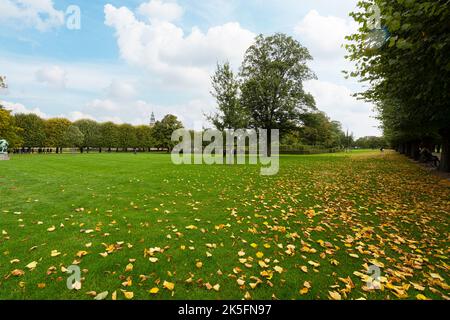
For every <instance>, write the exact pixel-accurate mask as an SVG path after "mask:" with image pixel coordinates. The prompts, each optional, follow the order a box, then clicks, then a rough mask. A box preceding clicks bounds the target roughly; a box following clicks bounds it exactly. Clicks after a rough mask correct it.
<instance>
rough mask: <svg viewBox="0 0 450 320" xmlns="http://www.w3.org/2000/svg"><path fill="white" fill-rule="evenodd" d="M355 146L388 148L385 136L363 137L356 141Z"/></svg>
mask: <svg viewBox="0 0 450 320" xmlns="http://www.w3.org/2000/svg"><path fill="white" fill-rule="evenodd" d="M355 146H357V147H358V148H361V149H379V148H386V146H387V143H386V141H385V139H384V138H383V137H373V136H368V137H361V138H359V139H358V140H356V141H355Z"/></svg>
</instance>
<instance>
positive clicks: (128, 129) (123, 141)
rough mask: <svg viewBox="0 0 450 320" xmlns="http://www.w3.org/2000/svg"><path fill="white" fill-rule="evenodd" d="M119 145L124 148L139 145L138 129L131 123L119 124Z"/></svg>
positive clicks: (125, 149)
mask: <svg viewBox="0 0 450 320" xmlns="http://www.w3.org/2000/svg"><path fill="white" fill-rule="evenodd" d="M118 142H119V146H120V147H121V148H122V150H124V151H127V149H128V148H136V147H137V138H136V130H135V128H134V127H133V126H132V125H131V124H122V125H120V126H119V139H118Z"/></svg>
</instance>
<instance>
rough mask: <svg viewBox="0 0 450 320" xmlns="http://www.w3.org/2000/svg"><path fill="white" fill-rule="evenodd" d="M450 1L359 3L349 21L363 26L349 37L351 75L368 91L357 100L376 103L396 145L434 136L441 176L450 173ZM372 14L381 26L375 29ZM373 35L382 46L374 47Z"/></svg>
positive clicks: (412, 145) (411, 147) (412, 144)
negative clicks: (439, 146)
mask: <svg viewBox="0 0 450 320" xmlns="http://www.w3.org/2000/svg"><path fill="white" fill-rule="evenodd" d="M449 4H450V1H411V0H402V1H381V0H367V1H360V2H359V3H358V7H359V9H360V10H358V11H357V12H353V13H352V14H351V16H353V18H354V19H355V21H356V22H358V23H359V26H360V27H359V30H358V32H357V33H356V34H353V35H351V36H349V37H348V40H350V41H351V43H350V44H348V45H347V46H346V47H347V49H348V52H349V55H348V58H349V59H350V60H351V61H354V62H355V63H356V68H355V70H353V71H352V72H350V73H349V75H351V76H353V77H357V78H359V79H360V80H361V81H362V82H365V83H366V84H367V85H368V89H367V90H366V91H364V92H361V93H360V94H359V97H360V98H362V99H365V100H367V101H371V102H374V103H375V104H376V107H377V110H378V111H379V115H380V119H381V121H382V123H383V127H384V130H385V133H386V135H387V136H388V137H389V138H390V140H391V142H392V143H394V144H397V145H398V144H405V143H406V144H408V148H409V150H410V154H416V153H417V149H418V146H419V143H420V142H422V143H423V141H424V140H426V139H428V138H429V137H430V136H433V135H435V134H436V133H437V134H439V135H440V137H441V139H442V144H443V153H442V161H441V170H443V171H450V104H449V103H448V101H449V98H450V96H449V95H450V84H449V81H450V55H449V54H448V53H449V52H450V25H449V23H448V21H449V20H450V6H449ZM374 8H376V11H379V13H380V16H379V21H378V23H377V24H378V25H375V26H374V24H373V23H371V21H373V19H374V11H375V10H374ZM374 32H378V33H380V32H384V35H385V36H384V39H383V40H384V41H382V42H381V43H378V45H375V46H374V45H373V44H374V43H373V41H370V40H371V36H372V35H373V34H374Z"/></svg>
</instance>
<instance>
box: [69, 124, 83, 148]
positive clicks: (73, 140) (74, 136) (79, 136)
mask: <svg viewBox="0 0 450 320" xmlns="http://www.w3.org/2000/svg"><path fill="white" fill-rule="evenodd" d="M64 141H65V142H64V144H65V145H66V146H70V147H78V148H81V147H82V146H83V144H84V143H85V136H84V134H83V133H82V132H81V130H80V129H79V127H78V126H75V125H71V126H70V127H68V128H67V130H66V132H65V134H64Z"/></svg>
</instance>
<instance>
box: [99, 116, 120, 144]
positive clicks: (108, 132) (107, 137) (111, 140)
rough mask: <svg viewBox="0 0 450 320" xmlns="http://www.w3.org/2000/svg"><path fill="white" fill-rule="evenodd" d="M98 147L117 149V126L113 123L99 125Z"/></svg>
mask: <svg viewBox="0 0 450 320" xmlns="http://www.w3.org/2000/svg"><path fill="white" fill-rule="evenodd" d="M99 130H100V141H101V145H100V147H103V148H107V149H108V151H111V148H119V126H118V125H117V124H115V123H113V122H105V123H102V124H100V129H99Z"/></svg>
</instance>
